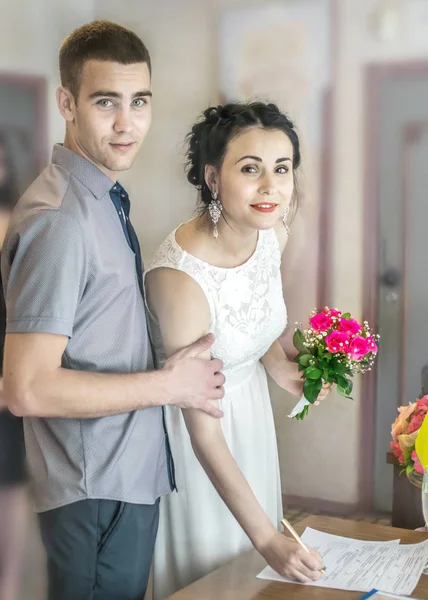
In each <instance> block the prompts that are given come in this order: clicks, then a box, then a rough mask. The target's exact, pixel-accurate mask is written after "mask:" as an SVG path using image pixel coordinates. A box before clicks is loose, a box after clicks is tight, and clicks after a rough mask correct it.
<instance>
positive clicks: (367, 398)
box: [358, 60, 428, 509]
mask: <svg viewBox="0 0 428 600" xmlns="http://www.w3.org/2000/svg"><path fill="white" fill-rule="evenodd" d="M409 75H416V76H418V75H420V76H424V77H428V61H427V60H414V61H405V62H394V63H387V64H384V63H372V64H369V65H367V66H366V67H365V73H364V96H365V97H364V111H365V116H364V118H363V122H364V128H365V140H364V144H363V148H364V158H363V164H364V174H365V178H364V202H363V231H364V238H363V240H364V241H363V248H362V253H363V256H362V264H363V282H362V283H363V286H362V290H363V291H362V307H363V315H364V319H366V320H367V321H368V322H369V323H370V325H371V327H373V328H374V329H375V330H377V328H378V294H377V290H378V261H379V253H378V231H379V183H380V181H379V167H380V165H379V160H378V157H379V144H380V129H379V115H380V111H381V106H380V93H381V89H382V85H383V84H384V83H385V81H387V80H388V79H397V78H400V77H406V76H409ZM424 126H425V124H423V123H420V124H419V123H409V127H405V128H404V131H403V134H402V146H403V147H402V152H403V156H406V155H407V154H408V150H409V148H410V145H411V144H412V143H413V142H414V140H415V139H416V138H415V136H416V137H417V136H418V135H419V131H420V128H421V127H424ZM402 165H403V169H404V170H405V166H404V163H402ZM401 180H402V181H403V188H402V193H403V194H405V193H406V190H405V181H406V179H405V173H403V177H402V179H401ZM380 343H381V344H382V340H380ZM398 400H399V399H398V398H397V405H398ZM375 410H376V368H375V369H373V370H372V371H369V372H368V373H366V374H365V375H364V377H363V378H362V385H361V402H360V419H359V427H360V434H359V442H360V452H359V454H360V456H359V485H358V491H359V504H360V505H361V507H362V508H366V509H371V508H372V506H373V492H374V476H375V473H374V456H375V434H376V431H375ZM387 451H388V448H385V463H386V453H387Z"/></svg>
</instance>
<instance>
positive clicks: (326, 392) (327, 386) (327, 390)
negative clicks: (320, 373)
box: [314, 382, 332, 406]
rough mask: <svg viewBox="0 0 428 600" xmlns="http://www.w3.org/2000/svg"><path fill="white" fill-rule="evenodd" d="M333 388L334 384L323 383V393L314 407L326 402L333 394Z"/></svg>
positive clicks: (319, 395)
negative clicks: (330, 394)
mask: <svg viewBox="0 0 428 600" xmlns="http://www.w3.org/2000/svg"><path fill="white" fill-rule="evenodd" d="M331 388H332V384H331V383H324V382H323V384H322V388H321V391H320V393H319V394H318V398H317V399H316V401H315V402H314V406H318V405H319V403H320V401H321V400H324V398H327V396H328V395H329V393H330V392H331Z"/></svg>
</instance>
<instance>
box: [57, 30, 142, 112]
mask: <svg viewBox="0 0 428 600" xmlns="http://www.w3.org/2000/svg"><path fill="white" fill-rule="evenodd" d="M88 60H104V61H111V62H117V63H120V64H122V65H130V64H133V63H146V64H147V66H148V68H149V72H150V74H151V70H152V67H151V61H150V54H149V51H148V50H147V48H146V46H145V45H144V44H143V42H142V41H141V39H140V38H139V37H138V35H136V34H135V33H134V32H133V31H131V30H129V29H126V27H122V26H121V25H117V24H116V23H111V22H110V21H92V23H88V24H86V25H83V26H82V27H79V28H78V29H76V30H75V31H73V32H72V33H71V34H70V35H69V36H68V37H66V38H65V40H64V41H63V43H62V45H61V48H60V51H59V71H60V75H61V85H62V86H64V87H66V88H68V89H69V90H70V92H71V93H72V94H73V96H74V98H75V100H76V101H77V97H78V95H79V88H80V82H81V76H82V70H83V67H84V65H85V63H86V62H87V61H88Z"/></svg>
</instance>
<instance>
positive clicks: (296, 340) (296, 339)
mask: <svg viewBox="0 0 428 600" xmlns="http://www.w3.org/2000/svg"><path fill="white" fill-rule="evenodd" d="M304 341H305V336H304V335H303V333H302V332H301V331H300V329H296V331H295V332H294V335H293V344H294V347H295V348H296V349H297V350H298V351H299V352H300V354H310V352H309V350H308V349H307V348H306V346H305V345H304V343H303V342H304Z"/></svg>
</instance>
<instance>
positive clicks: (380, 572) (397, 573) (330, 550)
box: [258, 527, 428, 596]
mask: <svg viewBox="0 0 428 600" xmlns="http://www.w3.org/2000/svg"><path fill="white" fill-rule="evenodd" d="M302 541H303V542H304V543H305V544H307V545H308V546H312V548H314V550H316V551H317V552H318V553H319V554H320V555H321V556H322V558H323V561H324V564H325V567H326V577H321V579H319V580H318V581H314V582H312V583H308V584H304V585H314V586H317V587H326V588H335V589H339V590H350V591H356V592H369V591H370V590H373V589H377V590H382V591H384V592H390V593H391V594H402V595H405V596H406V595H410V594H411V593H412V592H413V590H414V589H415V587H416V585H417V583H418V581H419V578H420V576H421V573H422V570H423V568H424V566H425V563H426V561H427V559H428V540H426V541H424V542H421V543H420V544H400V540H393V541H390V542H369V541H363V540H354V539H352V538H345V537H340V536H337V535H332V534H329V533H323V532H322V531H316V530H315V529H311V528H310V527H307V528H306V529H305V531H304V533H303V535H302ZM258 577H259V578H260V579H271V580H273V581H284V582H288V583H296V582H295V581H291V580H289V579H286V578H284V577H281V576H280V575H278V574H277V573H276V572H275V571H274V570H273V569H271V568H270V567H266V569H264V570H263V571H262V572H261V573H260V574H259V575H258Z"/></svg>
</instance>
